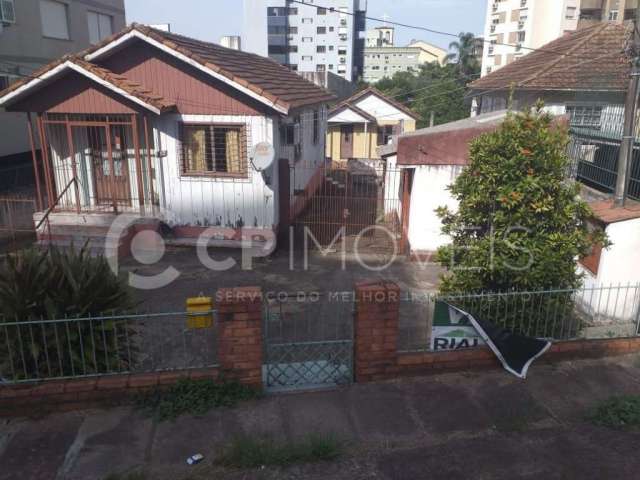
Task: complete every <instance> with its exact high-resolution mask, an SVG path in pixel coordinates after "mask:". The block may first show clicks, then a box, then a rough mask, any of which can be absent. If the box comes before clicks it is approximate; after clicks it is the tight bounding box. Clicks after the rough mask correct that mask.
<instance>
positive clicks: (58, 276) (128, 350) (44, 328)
mask: <svg viewBox="0 0 640 480" xmlns="http://www.w3.org/2000/svg"><path fill="white" fill-rule="evenodd" d="M131 307H132V300H131V296H130V293H129V289H128V286H127V285H126V284H125V282H124V281H123V280H122V279H120V278H118V276H116V275H115V274H114V273H113V272H112V271H111V269H110V267H109V265H108V263H107V261H106V259H105V258H104V257H95V258H94V257H91V256H90V255H89V252H88V251H87V249H85V248H82V249H81V250H79V251H78V252H74V251H72V252H61V251H59V250H56V249H49V250H47V251H44V250H39V249H29V250H24V251H22V252H20V253H18V254H16V255H14V256H9V257H7V258H6V259H5V261H4V262H3V263H2V265H0V341H2V342H3V344H4V343H6V344H7V345H8V347H7V348H1V349H0V376H3V377H7V378H13V379H16V380H18V379H24V378H37V377H59V376H69V375H74V374H78V373H82V374H89V373H91V374H95V373H107V372H114V371H118V370H126V369H127V368H128V367H129V365H130V363H131V362H133V360H134V358H135V352H136V349H135V345H133V339H132V338H131V337H132V336H133V332H132V330H131V328H130V327H129V326H128V323H127V321H126V319H122V320H117V321H114V320H92V321H79V322H70V321H62V322H57V323H35V324H25V325H18V326H15V325H14V326H6V325H5V327H4V328H2V324H3V323H24V322H29V321H42V320H54V319H55V320H60V319H72V318H85V317H90V316H91V317H96V316H99V315H112V314H114V313H117V314H125V313H126V312H127V311H129V310H130V309H131ZM4 346H5V345H3V347H4Z"/></svg>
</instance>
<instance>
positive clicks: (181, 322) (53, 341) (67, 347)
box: [0, 311, 217, 383]
mask: <svg viewBox="0 0 640 480" xmlns="http://www.w3.org/2000/svg"><path fill="white" fill-rule="evenodd" d="M197 315H198V317H195V316H193V315H192V314H189V313H186V312H173V313H146V314H130V315H117V316H96V317H86V318H63V319H57V320H31V321H19V320H17V321H10V320H6V319H4V320H3V319H0V383H3V382H4V383H18V382H24V381H32V380H44V379H62V378H73V377H86V376H95V375H108V374H118V373H142V372H156V371H165V370H177V369H180V370H182V369H191V368H205V367H211V366H215V365H216V363H217V354H216V353H217V352H216V345H217V342H216V327H215V325H216V322H215V319H214V318H213V317H214V315H215V312H214V311H209V312H203V313H198V314H197ZM208 318H211V319H212V322H208V320H207V319H208ZM202 319H204V322H203V321H202Z"/></svg>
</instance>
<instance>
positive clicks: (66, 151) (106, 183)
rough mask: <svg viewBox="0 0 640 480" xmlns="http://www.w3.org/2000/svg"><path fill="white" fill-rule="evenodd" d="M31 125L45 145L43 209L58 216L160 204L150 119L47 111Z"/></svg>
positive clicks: (40, 189)
mask: <svg viewBox="0 0 640 480" xmlns="http://www.w3.org/2000/svg"><path fill="white" fill-rule="evenodd" d="M35 123H36V125H35V132H34V131H33V125H32V122H29V125H28V127H29V128H30V130H31V134H32V138H33V137H36V136H37V138H38V143H39V144H40V145H41V156H42V162H41V165H42V167H41V168H39V167H38V163H36V162H35V159H36V158H37V152H36V145H35V142H32V149H33V158H34V168H35V172H36V175H35V178H36V194H37V204H38V209H39V210H40V211H42V212H44V215H47V216H48V214H50V213H52V212H68V213H71V212H75V213H77V214H80V213H94V214H100V213H109V214H119V213H127V212H130V213H139V214H141V215H153V214H154V211H155V210H156V209H157V208H158V206H159V195H158V193H157V192H158V184H157V182H156V178H155V161H156V158H155V157H156V156H155V153H154V152H155V148H154V141H153V132H152V127H151V126H150V120H149V119H148V117H147V115H143V114H140V113H132V114H100V113H87V114H79V113H41V114H38V115H37V117H36V122H35Z"/></svg>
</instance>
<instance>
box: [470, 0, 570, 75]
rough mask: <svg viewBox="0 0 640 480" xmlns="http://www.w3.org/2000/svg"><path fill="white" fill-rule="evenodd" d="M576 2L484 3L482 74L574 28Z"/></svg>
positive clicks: (493, 0) (499, 0)
mask: <svg viewBox="0 0 640 480" xmlns="http://www.w3.org/2000/svg"><path fill="white" fill-rule="evenodd" d="M579 17H580V0H488V3H487V16H486V22H485V31H484V38H485V39H487V40H488V41H489V43H488V44H487V45H486V48H485V49H484V52H483V55H482V75H483V76H484V75H487V74H488V73H491V72H494V71H496V70H498V69H499V68H501V67H503V66H504V65H508V64H509V63H511V62H513V61H514V60H516V59H517V58H519V57H521V56H523V55H526V54H527V53H529V52H530V51H531V50H530V49H532V48H540V47H541V46H542V45H545V44H546V43H549V42H550V41H552V40H554V39H556V38H558V37H560V36H562V35H563V34H565V33H566V32H571V31H574V30H576V29H577V28H578V19H579Z"/></svg>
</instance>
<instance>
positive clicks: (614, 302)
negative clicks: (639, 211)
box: [578, 219, 640, 321]
mask: <svg viewBox="0 0 640 480" xmlns="http://www.w3.org/2000/svg"><path fill="white" fill-rule="evenodd" d="M606 233H607V235H608V236H609V240H610V241H611V243H612V245H611V246H610V247H609V248H608V249H606V250H602V255H601V256H600V266H599V268H598V273H597V275H594V274H593V273H591V272H590V271H588V270H586V269H585V268H584V267H582V265H580V264H578V271H579V272H581V273H584V286H585V287H586V288H587V289H589V288H597V287H601V286H612V285H613V286H618V285H638V284H640V268H639V267H640V219H634V220H627V221H625V222H616V223H612V224H610V225H608V226H607V228H606ZM614 292H615V294H617V291H615V290H614ZM633 293H634V291H631V292H630V293H629V295H630V296H631V295H632V294H633ZM611 295H612V294H609V292H608V291H606V290H605V291H596V293H594V294H592V295H589V294H588V293H587V294H586V295H585V296H584V298H583V299H582V303H583V306H584V307H585V308H586V309H587V310H588V311H589V312H590V313H592V314H593V315H596V316H598V317H604V318H603V319H601V321H604V320H606V319H612V320H630V321H634V320H635V319H636V316H637V313H638V302H637V300H638V299H635V301H632V299H631V298H629V299H628V301H624V299H622V298H620V297H619V296H618V298H611Z"/></svg>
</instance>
